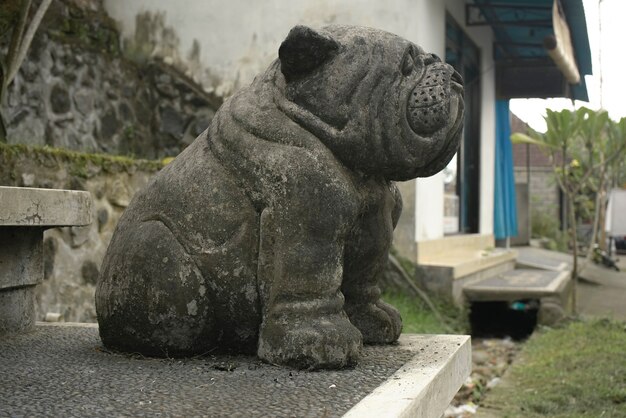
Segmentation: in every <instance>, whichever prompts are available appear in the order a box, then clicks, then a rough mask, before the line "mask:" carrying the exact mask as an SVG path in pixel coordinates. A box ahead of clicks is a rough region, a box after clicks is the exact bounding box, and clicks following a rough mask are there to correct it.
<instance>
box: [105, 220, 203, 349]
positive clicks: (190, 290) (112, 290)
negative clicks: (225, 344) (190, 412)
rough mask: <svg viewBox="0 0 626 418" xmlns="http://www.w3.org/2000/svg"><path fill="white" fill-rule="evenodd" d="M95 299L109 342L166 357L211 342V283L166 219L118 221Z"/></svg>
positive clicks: (121, 347)
mask: <svg viewBox="0 0 626 418" xmlns="http://www.w3.org/2000/svg"><path fill="white" fill-rule="evenodd" d="M96 304H97V310H98V322H99V323H100V336H101V337H102V341H103V342H104V344H105V345H106V346H107V347H110V348H113V349H118V350H122V351H132V352H139V353H142V354H145V355H152V356H165V357H169V356H173V357H176V356H186V355H193V354H200V353H203V352H206V351H208V350H210V349H211V348H212V345H211V343H212V341H213V340H214V338H213V335H212V331H213V329H212V328H213V304H212V302H211V298H210V295H209V292H208V286H207V285H206V284H205V282H204V278H203V277H202V275H201V274H200V271H199V270H198V268H197V267H196V265H195V263H194V261H193V260H192V258H191V257H190V256H189V254H188V253H187V251H186V250H185V248H184V247H183V245H182V244H181V243H180V242H179V241H178V240H177V239H176V237H175V236H174V234H173V233H172V232H171V231H170V230H169V229H168V227H167V226H166V225H165V224H163V223H162V222H161V221H158V220H151V221H145V222H140V223H136V224H132V225H126V226H124V225H120V227H118V230H117V232H116V234H115V236H114V237H113V240H112V242H111V245H110V247H109V252H108V253H107V256H106V257H105V260H104V262H103V269H102V273H101V277H100V281H99V283H98V288H97V291H96Z"/></svg>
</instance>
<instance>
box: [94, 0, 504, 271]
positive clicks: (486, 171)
mask: <svg viewBox="0 0 626 418" xmlns="http://www.w3.org/2000/svg"><path fill="white" fill-rule="evenodd" d="M104 4H105V8H106V9H107V11H108V12H109V14H110V15H111V17H112V18H113V19H115V20H116V21H117V22H118V23H119V25H120V29H121V31H122V34H123V37H124V38H125V42H127V44H128V45H132V43H133V42H135V43H143V44H144V45H143V46H144V48H143V51H144V53H145V51H146V48H145V46H146V45H145V44H148V45H147V46H148V50H149V53H150V54H151V55H157V56H161V57H163V58H164V59H165V60H166V61H168V62H171V63H173V64H174V65H177V66H179V68H181V69H183V70H185V71H187V73H188V74H189V75H190V76H192V77H193V78H195V79H196V80H197V81H199V82H201V83H202V84H203V86H204V87H205V89H206V90H208V91H214V92H215V93H216V94H218V95H228V94H230V93H232V92H233V91H234V90H236V89H237V88H239V87H241V86H245V85H247V84H248V83H250V81H252V78H253V77H254V75H256V74H258V73H259V72H261V71H263V70H264V69H265V68H266V67H267V66H268V64H269V63H270V62H271V61H272V60H274V59H275V58H276V56H277V51H278V46H279V45H280V43H281V42H282V40H283V39H284V37H285V36H286V34H287V33H288V31H289V29H290V28H291V27H293V26H294V25H297V24H306V25H310V26H312V27H319V26H323V25H326V24H332V23H341V24H354V25H364V26H372V27H377V28H380V29H383V30H387V31H389V32H393V33H396V34H398V35H400V36H402V37H405V38H407V39H409V40H411V41H413V42H415V43H417V44H418V45H420V46H422V47H423V48H424V49H425V50H426V51H429V52H434V53H436V54H437V55H439V56H441V57H444V56H445V19H446V11H448V12H449V13H450V14H451V15H452V16H453V17H454V18H455V20H456V21H457V23H459V24H460V25H461V26H464V24H465V9H464V5H465V1H464V0H443V1H440V0H387V1H384V2H383V1H380V0H351V1H348V0H298V1H293V0H266V1H252V0H230V1H229V2H227V3H226V2H224V1H222V0H185V1H184V2H182V1H175V0H133V1H129V0H104ZM142 13H143V19H142V18H138V16H139V15H140V14H142ZM146 16H147V18H146ZM465 30H466V32H467V34H468V35H469V36H470V38H472V40H473V41H474V42H475V43H476V44H477V45H478V46H479V48H480V49H481V55H482V70H481V71H482V80H481V82H482V109H481V136H482V143H481V146H482V148H481V185H480V187H481V198H480V205H481V209H480V232H481V233H485V234H490V233H492V230H493V172H494V149H495V146H494V144H495V132H494V130H495V119H494V112H495V104H494V94H495V87H494V83H495V77H494V67H493V60H492V53H491V48H492V46H491V45H492V37H491V36H492V35H491V30H490V29H487V28H485V27H473V28H465ZM146 39H147V40H148V41H146ZM163 44H165V45H166V47H163V46H160V45H163ZM151 45H153V47H152V49H151V50H150V48H151ZM412 183H414V184H415V186H412ZM404 187H405V188H406V187H411V188H412V187H415V201H414V202H410V203H409V204H405V207H407V209H409V211H408V213H407V211H405V213H404V214H403V218H404V220H403V222H402V225H403V227H404V228H407V227H408V228H409V229H411V225H412V226H413V231H411V233H409V234H408V236H409V237H410V240H414V241H423V240H430V239H436V238H441V237H443V201H444V196H443V195H444V192H443V175H442V174H441V173H440V174H437V175H435V176H432V177H430V178H427V179H418V180H417V181H414V182H411V183H409V184H405V185H404ZM407 203H408V202H407ZM413 208H414V209H413ZM410 218H412V219H410ZM405 236H406V234H405ZM405 255H407V254H405ZM409 258H411V259H413V258H414V257H409Z"/></svg>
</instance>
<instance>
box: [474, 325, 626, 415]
mask: <svg viewBox="0 0 626 418" xmlns="http://www.w3.org/2000/svg"><path fill="white" fill-rule="evenodd" d="M485 407H486V408H487V409H488V410H489V411H496V412H497V414H496V415H497V416H501V417H510V418H514V417H563V418H565V417H567V418H576V417H581V418H582V417H594V418H595V417H626V324H625V323H623V322H618V321H612V320H608V319H596V320H590V321H579V322H571V323H569V324H567V325H565V326H563V327H562V328H559V329H552V330H540V331H538V332H536V333H535V335H533V337H532V338H531V339H530V340H529V341H528V342H527V343H526V344H525V345H524V348H523V349H522V351H521V353H520V355H519V357H518V359H517V360H516V362H515V363H514V364H513V365H512V366H511V369H510V371H509V374H508V375H507V382H506V384H504V385H501V386H497V387H496V388H494V390H493V391H492V392H491V393H490V394H489V395H488V396H487V398H486V399H485Z"/></svg>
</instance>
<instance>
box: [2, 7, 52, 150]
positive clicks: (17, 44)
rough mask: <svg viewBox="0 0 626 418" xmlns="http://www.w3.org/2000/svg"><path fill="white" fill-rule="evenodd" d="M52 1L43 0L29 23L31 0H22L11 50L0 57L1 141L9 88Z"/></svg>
mask: <svg viewBox="0 0 626 418" xmlns="http://www.w3.org/2000/svg"><path fill="white" fill-rule="evenodd" d="M50 3H52V0H42V1H41V3H39V7H38V8H37V11H36V12H35V14H34V16H33V18H32V19H31V21H30V24H28V25H27V20H28V14H29V11H30V5H31V0H22V1H21V4H20V8H19V13H18V14H19V17H18V19H17V21H16V22H15V26H13V28H12V29H13V30H12V32H11V40H10V43H9V50H8V52H7V54H6V56H4V57H0V142H6V140H7V130H6V124H5V119H4V115H3V109H4V107H5V105H6V92H7V89H8V87H9V84H11V82H12V81H13V79H14V78H15V75H16V74H17V71H18V70H19V68H20V66H21V65H22V62H24V58H26V53H27V52H28V49H29V48H30V44H31V42H32V41H33V38H34V37H35V32H37V28H38V27H39V25H40V24H41V20H42V19H43V17H44V15H45V14H46V11H47V10H48V7H49V6H50Z"/></svg>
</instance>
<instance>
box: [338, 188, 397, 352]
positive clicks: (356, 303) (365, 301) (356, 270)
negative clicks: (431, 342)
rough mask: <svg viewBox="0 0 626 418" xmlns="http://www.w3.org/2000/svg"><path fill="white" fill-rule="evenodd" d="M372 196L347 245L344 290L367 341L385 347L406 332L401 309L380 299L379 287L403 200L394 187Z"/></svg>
mask: <svg viewBox="0 0 626 418" xmlns="http://www.w3.org/2000/svg"><path fill="white" fill-rule="evenodd" d="M369 194H370V196H371V201H369V203H370V204H369V205H368V206H367V210H366V211H365V213H363V214H362V216H361V217H360V222H359V224H358V225H357V227H356V228H353V230H352V234H350V236H349V238H348V241H347V243H346V252H345V259H344V272H343V283H342V285H341V291H342V292H343V294H344V296H345V298H346V303H345V305H344V310H345V311H346V313H347V314H348V317H350V322H352V324H353V325H354V326H355V327H357V328H358V329H359V331H361V334H363V342H364V343H366V344H384V343H391V342H393V341H396V340H397V339H398V337H399V336H400V332H401V331H402V319H401V317H400V314H399V313H398V310H397V309H396V308H394V307H393V306H391V305H389V304H387V303H385V302H383V301H382V300H381V299H380V288H379V287H378V282H379V279H380V277H381V276H382V274H383V271H384V269H385V266H386V265H387V258H388V254H389V249H390V247H391V241H392V238H393V228H394V226H395V224H396V223H397V221H398V218H399V217H400V211H401V209H402V200H401V198H400V193H399V192H398V190H397V189H396V187H395V185H393V184H382V185H381V186H380V187H374V186H371V187H370V190H369Z"/></svg>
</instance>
